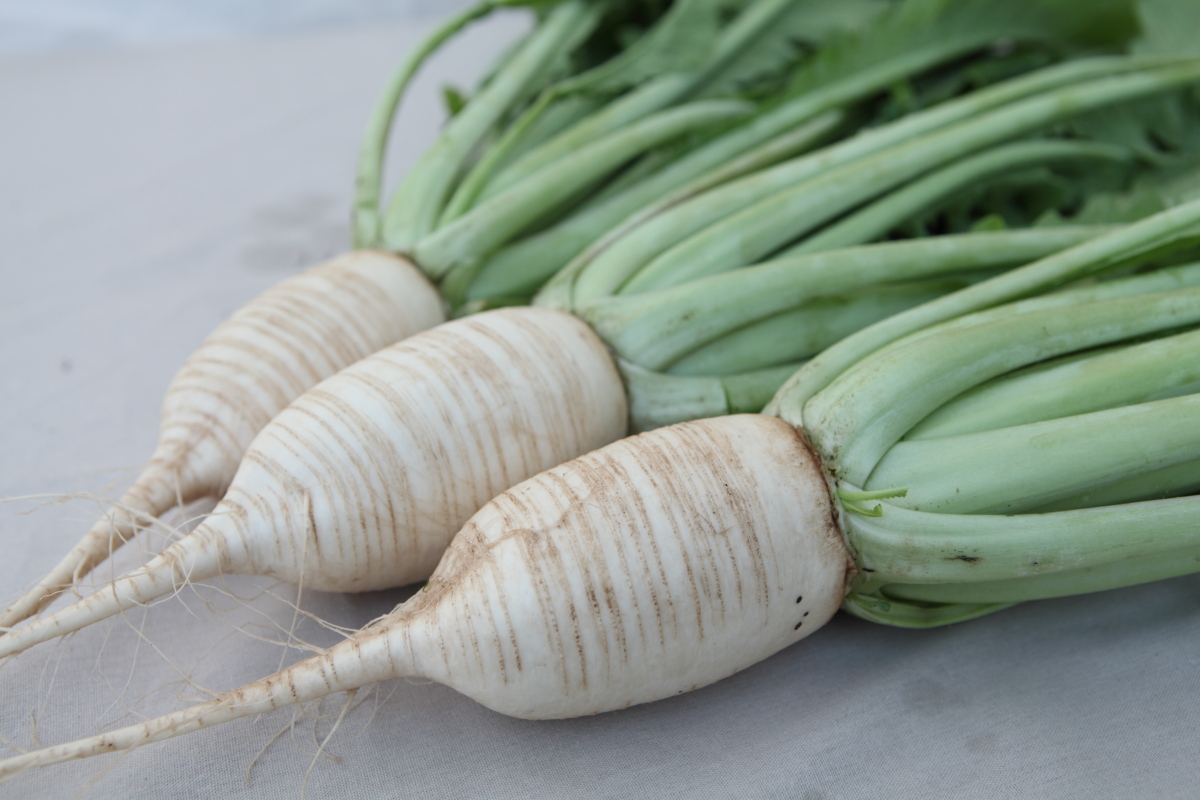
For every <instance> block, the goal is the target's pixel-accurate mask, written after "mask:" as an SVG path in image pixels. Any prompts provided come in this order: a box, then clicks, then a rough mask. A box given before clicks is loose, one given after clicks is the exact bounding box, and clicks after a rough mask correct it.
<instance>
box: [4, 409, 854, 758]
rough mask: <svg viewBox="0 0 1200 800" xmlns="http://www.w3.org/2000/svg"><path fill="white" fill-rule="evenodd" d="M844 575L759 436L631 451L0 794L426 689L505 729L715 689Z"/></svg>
mask: <svg viewBox="0 0 1200 800" xmlns="http://www.w3.org/2000/svg"><path fill="white" fill-rule="evenodd" d="M851 567H852V561H851V559H850V556H849V553H848V552H847V550H846V548H845V546H844V544H843V541H842V536H841V531H840V528H839V526H838V524H837V521H836V518H835V512H834V504H833V503H832V501H831V499H830V496H829V491H828V487H827V485H826V479H825V473H824V469H823V467H822V466H821V464H820V463H819V460H818V459H817V457H816V456H815V455H814V454H813V452H812V451H811V450H810V449H809V447H808V446H807V444H806V443H805V442H804V441H803V439H802V437H801V436H800V435H799V434H798V433H797V431H796V430H795V429H793V428H792V427H791V426H790V425H788V424H787V423H785V422H782V421H781V420H779V419H775V418H773V417H766V416H761V415H740V416H733V417H722V418H717V419H710V420H700V421H697V422H688V423H683V424H680V425H675V426H672V427H669V428H662V429H659V430H656V431H652V432H650V433H645V434H642V435H640V436H636V437H632V438H630V439H625V440H622V441H620V442H617V443H615V444H612V445H610V446H608V447H605V448H603V449H601V450H598V451H596V452H593V453H590V454H588V455H586V456H583V457H582V458H578V459H576V460H574V461H572V462H569V463H567V464H564V465H561V466H559V467H556V468H554V469H552V470H549V471H547V472H544V473H542V474H540V475H537V476H536V477H534V478H532V479H530V480H528V481H525V482H524V483H521V484H519V485H517V486H515V487H514V488H512V489H510V490H508V491H506V492H504V493H503V494H501V495H500V496H498V497H496V498H495V499H494V500H492V501H491V502H490V503H488V504H487V505H486V506H484V507H483V508H482V509H481V510H480V511H479V513H477V514H476V515H475V516H474V517H473V518H472V519H471V520H470V521H469V522H468V523H467V525H466V526H465V527H464V528H463V530H462V531H461V532H460V533H459V535H458V536H457V537H456V538H455V539H454V542H453V543H452V544H451V546H450V549H449V550H448V551H447V553H446V556H445V558H443V559H442V562H441V563H440V564H439V566H438V568H437V571H436V572H435V573H434V575H433V576H432V577H431V578H430V582H429V585H428V587H427V588H426V589H425V590H424V591H422V592H419V593H418V594H417V595H415V596H414V597H413V598H412V599H411V600H409V601H408V602H406V603H404V604H402V605H401V606H399V607H397V608H396V610H395V611H393V612H392V613H391V614H389V615H388V616H386V617H384V618H383V619H382V620H381V621H379V622H378V623H376V624H375V625H373V626H371V627H369V628H367V629H365V630H363V631H362V632H360V633H358V634H356V635H354V636H352V637H350V638H349V639H347V640H346V641H344V642H342V643H340V644H338V645H336V646H334V647H333V648H330V649H329V650H328V651H326V652H325V653H323V654H320V655H317V656H314V657H312V658H309V659H307V660H305V661H302V662H300V663H298V664H296V665H294V666H292V667H290V668H288V669H286V670H283V671H282V672H279V673H277V674H275V675H273V676H271V677H268V678H265V679H263V680H260V681H257V682H255V683H252V684H249V685H247V686H244V687H242V688H241V689H237V690H235V691H232V692H228V693H226V694H224V695H222V696H220V697H218V698H216V699H214V700H213V701H211V702H209V703H205V704H202V705H198V706H194V707H192V708H190V709H186V710H182V711H178V712H175V713H173V714H168V715H166V716H163V717H160V718H158V719H155V720H151V721H149V722H145V723H141V724H138V725H132V726H130V727H127V728H123V729H120V730H117V731H113V732H111V733H105V734H102V735H99V736H94V737H91V738H88V739H82V740H79V741H77V742H74V743H70V744H64V745H58V746H55V747H49V748H46V749H44V750H39V751H36V752H31V753H27V754H23V755H19V756H15V757H13V758H9V759H7V760H4V761H0V777H8V776H12V775H15V774H16V773H18V772H20V771H23V770H25V769H27V768H29V767H33V766H44V765H48V764H53V763H57V762H61V761H67V760H71V759H75V758H82V757H86V756H91V755H97V754H100V753H106V752H111V751H116V750H125V749H128V748H131V747H136V746H139V745H142V744H146V743H149V742H154V741H159V740H162V739H167V738H171V737H173V736H178V735H180V734H183V733H188V732H190V731H194V730H199V729H202V728H206V727H210V726H212V725H216V724H218V723H221V722H225V721H228V720H233V719H237V718H239V717H246V716H251V715H255V714H260V713H263V712H265V711H271V710H273V709H276V708H280V707H282V706H287V705H291V704H294V703H303V702H307V701H310V700H315V699H318V698H320V697H324V696H326V695H329V694H332V693H335V692H341V691H347V690H351V689H354V688H355V687H359V686H363V685H365V684H368V683H372V682H375V681H380V680H385V679H388V678H397V677H423V678H430V679H433V680H435V681H438V682H440V683H444V684H446V685H448V686H451V687H453V688H455V689H457V690H458V691H460V692H463V693H464V694H466V695H468V696H469V697H472V698H474V699H475V700H477V701H479V702H480V703H483V704H484V705H486V706H488V707H490V708H492V709H495V710H497V711H500V712H502V713H505V714H510V715H513V716H517V717H525V718H533V719H546V718H561V717H573V716H580V715H584V714H594V713H598V712H603V711H610V710H614V709H619V708H624V707H627V706H630V705H633V704H635V703H644V702H648V701H651V700H656V699H660V698H665V697H669V696H672V695H675V694H679V693H682V692H686V691H689V690H691V689H696V688H698V687H700V686H704V685H706V684H709V683H712V682H714V681H717V680H720V679H721V678H724V677H726V676H728V675H731V674H733V673H734V672H737V671H738V670H740V669H743V668H745V667H747V666H750V665H751V664H753V663H755V662H757V661H760V660H762V659H764V658H766V657H767V656H770V655H771V654H773V653H775V652H777V651H778V650H781V649H783V648H784V647H787V646H788V645H791V644H793V643H795V642H796V641H798V640H799V639H802V638H804V637H805V636H807V635H808V634H810V633H811V632H812V631H814V630H816V629H817V628H819V627H820V626H821V625H822V624H824V623H825V622H826V621H827V620H828V619H829V618H830V617H832V616H833V614H834V612H835V611H836V610H837V608H838V606H839V604H840V603H841V600H842V597H843V594H844V591H845V586H846V576H847V572H848V570H849V569H851Z"/></svg>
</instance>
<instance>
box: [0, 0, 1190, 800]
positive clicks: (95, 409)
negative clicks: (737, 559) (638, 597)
mask: <svg viewBox="0 0 1200 800" xmlns="http://www.w3.org/2000/svg"><path fill="white" fill-rule="evenodd" d="M519 28H520V23H519V22H517V21H515V20H513V19H511V18H510V19H507V20H501V21H499V22H497V23H496V24H494V25H489V26H488V27H487V28H485V29H482V30H479V31H477V32H475V33H473V34H472V35H471V36H470V37H469V38H467V39H465V40H463V41H461V42H459V43H458V44H457V45H456V46H455V47H454V48H453V50H452V51H451V52H450V53H449V54H448V55H447V57H445V58H442V59H439V61H438V62H437V63H436V64H435V65H434V67H433V68H432V69H431V70H430V74H429V75H428V76H427V78H426V79H425V80H423V81H422V82H421V85H420V86H419V87H418V89H417V91H416V93H415V95H414V97H413V98H412V100H411V101H410V102H409V103H408V104H407V105H406V107H405V109H404V113H403V120H402V125H401V128H400V141H399V144H398V146H397V147H396V148H395V149H394V156H395V158H394V159H393V161H394V164H393V166H394V168H395V169H397V170H399V169H403V168H404V166H405V165H406V164H408V163H411V159H412V157H413V155H414V154H415V153H417V152H419V151H420V150H421V149H422V148H423V147H424V146H425V145H426V144H427V143H428V142H429V141H430V139H431V137H432V135H433V133H434V131H435V129H436V126H437V123H438V120H439V119H440V111H439V109H438V106H437V101H436V99H435V91H434V89H435V88H436V86H437V84H438V83H440V82H442V81H445V80H451V81H455V82H459V83H464V84H465V83H468V82H469V80H470V78H471V76H473V75H475V74H478V72H479V70H480V69H481V68H482V66H483V64H484V63H486V61H487V59H488V58H489V57H490V56H491V55H492V54H494V53H496V52H497V51H498V49H499V48H500V47H502V46H503V44H504V43H505V42H506V41H508V40H509V39H510V38H511V37H512V35H514V33H515V32H516V31H517V30H519ZM418 33H419V30H418V29H417V28H415V27H403V26H376V27H374V28H371V29H358V30H343V31H340V32H326V33H311V34H305V35H292V36H290V37H282V38H280V37H274V38H270V39H263V40H259V41H235V42H209V43H202V44H189V45H186V46H182V47H175V48H172V49H147V50H112V51H97V52H90V53H70V52H66V53H62V52H60V53H56V54H53V55H25V56H10V57H7V58H6V59H3V60H0V109H3V112H2V113H0V142H2V143H3V147H0V496H2V497H5V498H14V497H19V496H32V495H51V496H55V495H58V494H61V493H80V494H81V495H83V496H80V497H76V498H74V499H71V500H69V501H68V502H63V503H56V504H44V503H43V502H42V501H40V500H35V499H27V500H22V501H13V502H10V503H7V504H4V505H0V543H2V546H0V598H4V599H6V598H9V597H11V596H13V595H14V594H15V593H16V592H17V591H18V589H19V588H21V587H23V586H24V585H25V584H26V583H27V582H28V581H30V580H32V579H33V577H34V576H36V575H40V574H41V573H42V572H44V571H45V570H46V569H47V568H48V567H49V566H50V565H51V564H52V563H53V562H54V561H55V560H57V558H58V557H59V555H60V554H61V553H62V552H64V551H65V550H66V548H67V547H68V546H69V545H70V544H71V543H73V542H74V541H75V539H76V538H77V537H78V536H79V535H80V534H81V533H82V532H83V531H84V530H85V529H86V527H87V525H88V524H89V523H90V522H91V519H92V517H93V516H94V515H95V514H96V513H97V511H98V509H99V506H98V505H97V503H96V501H95V500H90V499H88V498H87V495H91V496H94V497H97V496H98V497H104V496H113V495H115V494H116V493H117V492H118V491H119V489H120V488H121V487H122V486H124V485H125V484H126V483H127V482H128V481H129V480H130V479H131V478H132V476H133V469H134V468H136V467H137V466H138V465H139V464H140V463H141V461H142V460H143V459H144V458H146V457H147V456H148V454H149V452H150V450H151V447H152V444H153V441H154V438H155V433H156V420H157V408H158V403H159V401H160V399H161V395H162V392H163V389H164V388H165V386H166V384H167V382H168V380H169V379H170V377H171V375H172V373H173V371H174V369H175V368H176V367H177V366H178V364H179V363H180V362H181V361H182V359H183V358H184V357H185V356H186V355H187V353H188V352H190V350H191V349H192V348H193V347H195V345H196V344H197V343H198V342H199V341H200V340H201V339H202V338H203V336H204V335H205V334H206V333H207V332H208V331H209V330H211V329H212V327H213V326H214V325H215V324H216V323H217V322H218V321H219V320H220V319H221V318H222V317H224V316H225V315H227V314H228V313H229V312H230V311H232V310H233V309H234V308H236V307H237V306H238V305H239V304H241V303H242V302H244V301H245V300H246V299H248V298H249V297H251V296H253V295H254V294H255V293H256V292H258V291H260V290H261V289H263V288H265V287H266V286H268V285H270V284H271V283H273V282H275V281H277V280H279V279H280V278H282V277H283V276H285V275H288V274H290V273H291V272H293V271H294V270H296V269H298V268H300V267H302V266H304V265H307V264H311V263H313V262H315V261H317V260H319V259H321V258H324V257H327V256H329V255H333V254H335V253H337V252H339V251H341V250H342V249H343V248H344V247H345V246H346V244H347V240H348V225H347V216H348V215H347V209H348V208H349V200H350V188H351V182H352V181H351V176H352V169H353V164H354V159H355V148H356V145H357V140H358V136H359V133H360V131H361V128H362V125H363V123H364V121H365V119H366V116H367V112H368V109H369V108H370V105H371V103H372V101H373V99H374V97H375V93H376V91H377V90H378V89H379V87H380V86H381V85H382V82H383V80H384V78H385V75H386V74H387V71H388V70H389V69H390V67H391V65H392V64H393V63H394V62H395V61H396V59H397V58H398V56H399V55H400V53H401V52H402V51H403V50H404V48H405V47H407V46H409V45H411V43H412V42H413V41H414V40H415V37H416V36H417V35H418ZM46 499H51V498H49V497H48V498H46ZM138 557H139V556H138V554H137V553H134V552H130V553H126V554H123V557H122V558H120V559H119V566H121V567H122V568H128V567H129V566H131V565H133V564H134V563H136V561H137V560H138ZM101 577H103V576H101ZM223 589H224V591H225V592H226V593H232V594H233V595H236V598H235V597H231V594H223V593H221V592H220V591H218V590H217V589H215V588H213V587H207V588H201V589H198V590H189V591H187V592H184V593H183V594H182V595H180V596H179V597H178V598H175V599H170V600H167V601H165V602H162V603H160V604H158V605H155V606H154V607H152V608H150V609H149V610H148V611H145V612H143V611H139V612H137V613H131V614H129V615H127V616H126V617H125V618H122V619H116V620H111V621H109V622H107V623H104V624H101V625H98V626H96V627H95V628H94V629H92V630H89V631H86V632H83V633H80V634H78V635H76V636H74V637H72V638H71V639H69V640H67V641H65V642H63V643H61V644H60V645H58V646H51V645H43V646H42V647H39V648H37V649H36V650H34V651H31V652H29V653H28V654H26V655H24V656H22V657H20V658H18V659H16V660H15V661H13V662H10V663H8V664H7V665H5V666H4V667H3V668H2V669H0V692H2V693H0V697H2V698H3V699H2V701H0V735H2V736H3V737H4V738H5V739H6V740H7V741H8V742H10V743H12V744H13V745H14V746H18V747H28V746H31V745H32V744H33V743H34V741H35V738H36V737H40V740H41V741H42V742H45V743H53V742H59V741H63V740H66V739H69V738H74V737H77V736H81V735H85V734H91V733H95V732H97V731H99V730H101V729H102V728H103V727H104V726H106V725H110V724H112V723H114V722H117V721H120V722H122V723H128V722H129V721H131V720H132V719H136V718H137V717H138V716H139V715H149V714H156V713H161V712H163V711H166V710H170V709H174V708H178V707H180V706H181V705H182V704H184V703H190V702H192V701H193V700H195V699H198V698H200V697H201V696H202V691H203V690H220V689H226V688H231V687H233V686H236V685H239V684H240V683H243V682H246V681H248V680H251V679H254V678H256V677H260V676H262V675H264V674H266V673H268V672H270V671H273V670H274V669H275V668H277V667H278V666H279V664H280V661H281V659H286V660H289V661H290V660H294V659H296V658H298V657H299V655H300V653H299V652H298V651H296V650H292V651H290V652H288V653H285V652H284V651H283V649H282V648H281V647H280V646H279V644H278V643H277V642H278V641H279V640H280V638H282V637H286V635H287V632H288V630H289V628H290V627H291V623H292V620H293V612H292V610H291V606H290V605H289V603H290V602H291V601H293V600H295V596H296V595H295V590H293V589H289V588H287V587H278V586H273V585H271V584H269V583H264V582H261V581H259V582H255V581H251V580H234V579H231V580H228V581H227V582H226V583H225V584H224V587H223ZM405 596H406V593H405V592H404V591H403V590H401V591H397V592H386V593H378V594H373V595H363V596H338V595H318V594H315V593H305V595H304V596H303V597H302V598H300V605H301V607H302V608H303V609H304V610H305V611H306V612H311V613H312V614H314V615H316V616H318V617H320V618H323V619H325V620H329V621H331V622H333V623H335V624H338V625H345V626H358V625H361V624H363V623H364V622H366V621H367V620H369V619H371V618H373V617H375V616H376V615H378V614H380V613H382V612H384V611H386V610H387V609H389V608H390V607H391V606H392V605H394V604H395V603H396V602H398V601H400V600H401V599H403V598H404V597H405ZM296 634H297V636H298V637H300V638H302V639H304V640H307V641H309V642H313V643H315V644H318V645H327V644H330V643H332V642H333V641H336V639H337V634H336V633H335V632H334V631H331V630H328V629H325V628H322V627H320V626H318V625H316V624H314V623H312V622H305V623H304V624H302V625H300V626H299V627H298V628H297V629H296ZM339 703H340V698H338V699H333V700H331V701H327V702H326V703H325V704H324V705H323V707H322V708H321V709H320V711H321V712H323V713H324V714H325V715H330V714H333V715H336V713H337V712H338V711H339V709H340V706H339ZM291 720H292V717H291V715H289V714H288V713H286V712H277V713H275V714H272V715H268V716H266V717H263V718H261V719H258V720H254V721H248V720H243V721H239V722H235V723H232V724H229V725H226V726H224V727H222V728H219V729H215V730H211V731H206V732H203V733H200V734H193V735H191V736H188V737H186V738H182V739H176V740H174V741H171V742H166V743H162V744H157V745H152V746H148V747H145V748H143V749H140V750H137V751H134V752H132V753H131V754H129V755H127V756H124V757H121V758H115V757H103V758H96V759H91V760H89V761H85V762H77V763H74V764H68V765H62V766H58V767H53V768H50V769H47V770H44V771H41V772H36V773H29V774H26V775H23V776H21V777H20V778H18V779H16V780H14V781H12V782H10V783H8V784H5V785H3V786H0V798H22V800H35V798H61V797H73V796H80V797H89V798H163V797H171V798H216V797H222V798H228V797H248V798H249V797H253V798H295V797H299V796H300V792H301V787H302V785H303V781H304V774H305V771H306V770H307V769H308V767H309V765H310V763H311V761H312V753H313V751H314V750H315V745H314V725H313V721H312V719H311V718H300V719H299V720H298V721H297V723H296V726H295V728H294V732H293V734H292V735H288V734H286V733H285V735H283V736H282V737H280V738H279V739H278V740H277V741H275V742H274V744H273V745H271V746H270V747H268V748H267V749H266V750H265V752H264V753H263V754H262V757H261V758H260V759H259V760H258V761H257V762H256V764H255V765H254V767H253V770H252V771H250V773H249V778H248V782H247V778H246V774H247V770H248V768H249V767H250V766H251V763H252V761H253V759H254V756H255V754H256V753H257V752H258V751H259V750H260V749H262V748H263V747H264V745H267V744H268V742H269V741H270V740H271V738H272V737H273V736H274V735H275V734H276V733H278V732H280V731H281V730H285V729H286V728H287V727H288V725H289V723H290V722H291ZM331 721H332V720H331V718H330V717H329V716H326V717H325V718H323V719H321V720H319V721H318V722H317V723H316V730H317V732H318V735H320V736H324V734H325V733H326V732H327V731H328V730H329V727H330V724H331ZM1198 722H1200V578H1195V577H1190V578H1182V579H1177V580H1173V581H1168V582H1164V583H1161V584H1155V585H1149V586H1143V587H1136V588H1132V589H1127V590H1123V591H1116V592H1109V593H1104V594H1099V595H1094V596H1089V597H1079V598H1068V599H1063V600H1057V601H1049V602H1042V603H1036V604H1029V605H1026V606H1023V607H1019V608H1016V609H1013V610H1010V611H1007V612H1005V613H1002V614H998V615H995V616H993V617H990V618H985V619H982V620H978V621H974V622H970V623H966V624H963V625H960V626H958V627H953V628H947V629H942V630H935V631H928V632H913V631H901V630H893V629H887V628H882V627H878V626H873V625H870V624H867V623H864V622H860V621H858V620H854V619H851V618H843V617H838V618H836V619H835V620H834V621H833V622H832V623H831V624H829V625H828V626H827V627H826V629H824V630H822V631H820V632H818V633H817V634H816V635H814V636H813V637H812V638H810V639H807V640H805V641H804V642H802V643H801V644H799V645H797V646H795V647H793V648H791V649H790V650H787V651H785V652H783V653H780V654H778V655H777V656H775V657H774V658H771V659H769V660H768V661H767V662H765V663H762V664H759V665H757V666H755V667H753V668H751V669H748V670H746V671H745V672H743V673H741V674H739V675H737V676H735V677H733V678H731V679H729V680H726V681H724V682H722V683H720V684H718V685H716V686H712V687H709V688H706V689H702V690H700V691H697V692H694V693H692V694H690V695H685V696H681V697H678V698H675V699H672V700H669V701H666V702H662V703H657V704H652V705H648V706H641V707H637V708H633V709H630V710H628V711H624V712H620V713H613V714H607V715H602V716H598V717H594V718H589V719H581V720H572V721H564V722H552V723H533V722H523V721H518V720H511V719H507V718H504V717H501V716H499V715H497V714H494V713H492V712H489V711H487V710H486V709H483V708H482V707H480V706H478V705H476V704H474V703H473V702H471V701H470V700H467V699H465V698H464V697H462V696H460V695H457V694H456V693H455V692H453V691H451V690H449V689H447V688H445V687H441V686H437V685H432V684H428V683H423V682H419V681H394V682H391V683H389V684H386V685H384V686H381V687H379V688H378V689H377V690H376V692H374V693H373V694H372V695H370V696H369V697H368V698H367V699H366V701H365V702H364V703H363V704H362V705H360V706H358V707H357V708H356V709H355V710H353V711H352V712H351V713H349V714H348V716H347V717H346V719H345V721H344V722H343V724H342V727H341V729H340V730H339V732H338V733H337V735H336V736H334V737H333V739H332V740H331V742H330V744H329V748H328V750H329V753H330V754H332V755H334V756H336V757H337V759H338V760H337V761H333V760H330V759H321V760H320V761H319V762H318V763H317V764H316V765H315V767H314V769H313V771H312V776H311V778H310V780H309V783H308V793H307V796H308V797H310V798H325V797H361V798H410V797H414V798H415V797H420V798H476V797H489V798H609V797H611V798H629V797H649V798H692V797H717V798H790V799H797V800H817V799H818V798H821V799H823V800H833V799H834V798H872V797H879V796H883V797H929V798H1040V797H1061V798H1109V797H1111V798H1137V797H1179V798H1185V797H1196V796H1197V793H1198V790H1197V789H1196V786H1197V785H1200V784H1198V779H1200V766H1197V765H1198V763H1200V762H1198V760H1197V745H1198V744H1200V733H1198V731H1197V723H1198Z"/></svg>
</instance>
